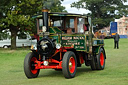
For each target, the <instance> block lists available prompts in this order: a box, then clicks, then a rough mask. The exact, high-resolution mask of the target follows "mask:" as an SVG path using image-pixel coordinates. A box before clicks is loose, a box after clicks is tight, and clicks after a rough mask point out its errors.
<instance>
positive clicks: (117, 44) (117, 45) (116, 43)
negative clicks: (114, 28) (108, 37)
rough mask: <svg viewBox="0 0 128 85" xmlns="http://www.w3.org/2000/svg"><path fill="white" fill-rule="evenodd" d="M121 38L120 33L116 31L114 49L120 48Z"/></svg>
mask: <svg viewBox="0 0 128 85" xmlns="http://www.w3.org/2000/svg"><path fill="white" fill-rule="evenodd" d="M119 39H120V36H119V34H118V33H116V35H115V36H114V49H116V48H117V49H119Z"/></svg>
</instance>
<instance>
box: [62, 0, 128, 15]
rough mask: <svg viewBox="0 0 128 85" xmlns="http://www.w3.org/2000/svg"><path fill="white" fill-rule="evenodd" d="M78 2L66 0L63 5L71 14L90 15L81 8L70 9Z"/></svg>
mask: <svg viewBox="0 0 128 85" xmlns="http://www.w3.org/2000/svg"><path fill="white" fill-rule="evenodd" d="M77 1H79V0H64V1H63V2H62V5H63V6H65V7H66V10H67V11H68V12H69V13H76V14H83V13H84V14H87V13H90V11H89V10H85V9H82V8H80V9H77V8H74V7H73V8H71V7H70V4H71V3H73V2H77ZM125 4H126V5H128V2H127V3H125Z"/></svg>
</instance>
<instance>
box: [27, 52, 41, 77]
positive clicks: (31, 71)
mask: <svg viewBox="0 0 128 85" xmlns="http://www.w3.org/2000/svg"><path fill="white" fill-rule="evenodd" d="M36 61H37V56H36V55H34V53H33V52H30V53H28V54H27V55H26V57H25V59H24V73H25V75H26V77H27V78H36V77H37V76H38V74H39V71H40V70H39V69H35V64H36Z"/></svg>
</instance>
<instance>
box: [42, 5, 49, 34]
mask: <svg viewBox="0 0 128 85" xmlns="http://www.w3.org/2000/svg"><path fill="white" fill-rule="evenodd" d="M42 15H43V26H46V28H47V29H46V32H49V28H48V9H47V8H45V7H44V8H43V9H42Z"/></svg>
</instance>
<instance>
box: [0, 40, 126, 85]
mask: <svg viewBox="0 0 128 85" xmlns="http://www.w3.org/2000/svg"><path fill="white" fill-rule="evenodd" d="M119 44H120V46H119V47H120V49H113V48H114V43H113V39H106V40H105V50H106V55H107V59H106V67H105V69H104V70H102V71H92V70H91V69H90V67H86V66H85V65H82V67H80V68H77V73H76V76H75V78H73V79H65V78H64V76H63V74H62V72H61V71H55V70H53V69H46V70H41V71H40V74H39V76H38V78H35V79H27V78H26V76H25V74H24V71H23V62H24V58H25V55H26V54H27V53H28V52H30V50H29V49H24V50H21V49H18V50H9V49H2V48H1V49H0V85H128V39H120V43H119Z"/></svg>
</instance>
